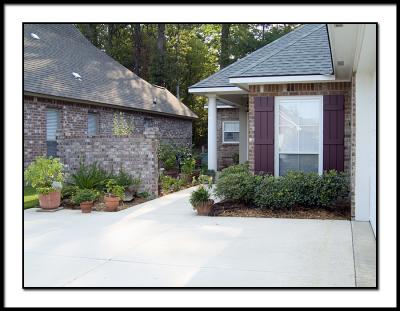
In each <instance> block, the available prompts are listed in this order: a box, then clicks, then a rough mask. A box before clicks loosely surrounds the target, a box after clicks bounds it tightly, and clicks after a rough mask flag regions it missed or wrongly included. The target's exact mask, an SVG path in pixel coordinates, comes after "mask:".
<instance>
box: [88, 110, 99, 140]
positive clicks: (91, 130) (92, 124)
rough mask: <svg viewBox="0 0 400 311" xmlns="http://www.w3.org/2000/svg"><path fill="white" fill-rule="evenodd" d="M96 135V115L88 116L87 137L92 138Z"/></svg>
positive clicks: (90, 114)
mask: <svg viewBox="0 0 400 311" xmlns="http://www.w3.org/2000/svg"><path fill="white" fill-rule="evenodd" d="M96 134H97V114H95V113H89V114H88V135H89V136H93V135H96Z"/></svg>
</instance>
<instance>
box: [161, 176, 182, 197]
mask: <svg viewBox="0 0 400 311" xmlns="http://www.w3.org/2000/svg"><path fill="white" fill-rule="evenodd" d="M160 179H161V188H162V190H163V192H164V193H168V192H175V191H179V190H181V188H182V187H183V186H184V184H185V182H184V181H183V180H182V179H176V178H173V177H171V176H161V178H160Z"/></svg>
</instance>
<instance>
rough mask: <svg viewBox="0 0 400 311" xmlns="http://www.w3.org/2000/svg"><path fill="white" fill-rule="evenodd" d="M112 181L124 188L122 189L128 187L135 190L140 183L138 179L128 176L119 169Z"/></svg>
mask: <svg viewBox="0 0 400 311" xmlns="http://www.w3.org/2000/svg"><path fill="white" fill-rule="evenodd" d="M113 179H115V181H116V182H117V184H118V185H120V186H122V187H124V189H126V188H127V187H129V186H135V187H136V188H138V187H139V185H140V183H141V180H140V178H134V177H132V176H130V175H129V174H128V173H127V172H125V171H124V170H123V169H122V168H120V170H119V172H118V174H117V175H115V176H113Z"/></svg>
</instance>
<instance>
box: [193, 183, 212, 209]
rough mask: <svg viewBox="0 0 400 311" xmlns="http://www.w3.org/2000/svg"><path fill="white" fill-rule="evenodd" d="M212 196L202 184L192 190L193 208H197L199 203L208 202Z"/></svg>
mask: <svg viewBox="0 0 400 311" xmlns="http://www.w3.org/2000/svg"><path fill="white" fill-rule="evenodd" d="M210 196H211V194H210V192H209V191H208V190H207V189H206V188H205V187H204V186H200V187H199V189H197V190H195V191H193V192H192V194H191V195H190V199H189V202H190V204H191V205H192V206H193V209H196V207H197V206H198V205H199V204H202V203H206V202H208V200H209V199H210Z"/></svg>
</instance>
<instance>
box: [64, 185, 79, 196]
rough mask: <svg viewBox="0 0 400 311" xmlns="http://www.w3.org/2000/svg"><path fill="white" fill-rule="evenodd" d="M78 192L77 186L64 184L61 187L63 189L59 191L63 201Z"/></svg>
mask: <svg viewBox="0 0 400 311" xmlns="http://www.w3.org/2000/svg"><path fill="white" fill-rule="evenodd" d="M78 190H79V188H78V187H77V186H75V185H72V184H66V185H64V186H63V188H62V190H61V196H62V197H63V198H64V199H65V198H71V197H72V196H73V195H74V194H75V193H76V192H77V191H78Z"/></svg>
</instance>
